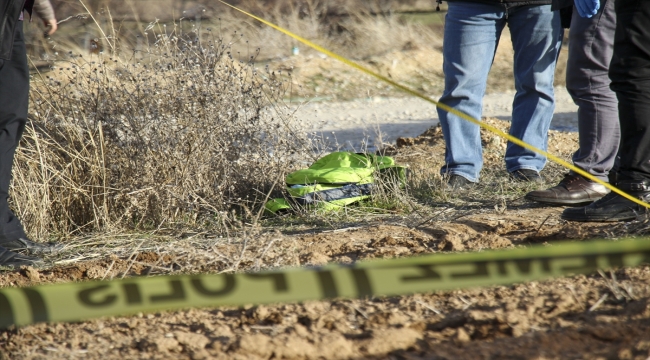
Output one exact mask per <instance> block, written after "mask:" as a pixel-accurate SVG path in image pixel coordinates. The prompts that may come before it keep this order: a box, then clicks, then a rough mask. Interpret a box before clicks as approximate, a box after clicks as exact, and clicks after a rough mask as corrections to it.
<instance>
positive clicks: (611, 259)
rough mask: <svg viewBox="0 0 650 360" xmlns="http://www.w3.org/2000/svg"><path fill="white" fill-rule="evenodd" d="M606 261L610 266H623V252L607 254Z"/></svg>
mask: <svg viewBox="0 0 650 360" xmlns="http://www.w3.org/2000/svg"><path fill="white" fill-rule="evenodd" d="M606 256H607V262H608V263H609V266H612V267H623V266H625V262H624V261H623V254H607V255H606Z"/></svg>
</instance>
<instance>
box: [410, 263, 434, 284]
mask: <svg viewBox="0 0 650 360" xmlns="http://www.w3.org/2000/svg"><path fill="white" fill-rule="evenodd" d="M414 267H416V268H418V269H420V270H422V275H418V276H402V281H404V282H410V281H422V280H440V279H442V276H440V273H438V272H437V271H436V270H435V268H434V265H416V266H414Z"/></svg>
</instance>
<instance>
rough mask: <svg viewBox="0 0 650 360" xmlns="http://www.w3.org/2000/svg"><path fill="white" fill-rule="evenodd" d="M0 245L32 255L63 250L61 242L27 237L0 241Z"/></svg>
mask: <svg viewBox="0 0 650 360" xmlns="http://www.w3.org/2000/svg"><path fill="white" fill-rule="evenodd" d="M0 246H2V247H5V248H7V249H9V250H12V251H20V252H26V253H28V254H34V255H45V254H56V253H58V252H60V251H61V250H63V245H61V244H52V243H46V244H44V243H37V242H33V241H31V240H29V239H27V238H18V239H15V240H10V241H5V242H2V243H0Z"/></svg>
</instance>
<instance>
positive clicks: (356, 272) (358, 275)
mask: <svg viewBox="0 0 650 360" xmlns="http://www.w3.org/2000/svg"><path fill="white" fill-rule="evenodd" d="M351 271H352V278H353V279H354V283H355V284H356V286H357V297H360V298H361V297H366V296H372V295H374V292H373V291H372V285H370V279H368V273H367V272H366V270H365V269H351Z"/></svg>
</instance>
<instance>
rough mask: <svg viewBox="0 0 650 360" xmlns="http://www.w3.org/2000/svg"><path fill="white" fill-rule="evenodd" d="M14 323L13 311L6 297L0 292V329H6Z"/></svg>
mask: <svg viewBox="0 0 650 360" xmlns="http://www.w3.org/2000/svg"><path fill="white" fill-rule="evenodd" d="M15 322H16V320H15V318H14V310H13V308H12V307H11V303H10V302H9V299H7V296H6V295H5V294H3V293H1V292H0V329H6V328H8V327H9V326H11V325H13V324H14V323H15Z"/></svg>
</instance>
